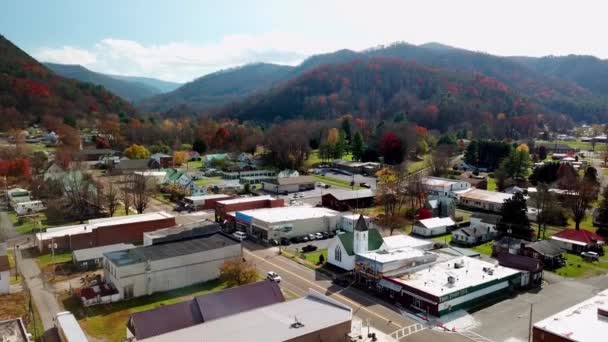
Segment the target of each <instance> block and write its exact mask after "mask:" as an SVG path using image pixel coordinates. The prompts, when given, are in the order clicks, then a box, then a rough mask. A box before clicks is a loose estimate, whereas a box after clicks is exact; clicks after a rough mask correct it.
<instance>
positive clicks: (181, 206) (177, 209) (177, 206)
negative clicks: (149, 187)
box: [173, 204, 188, 213]
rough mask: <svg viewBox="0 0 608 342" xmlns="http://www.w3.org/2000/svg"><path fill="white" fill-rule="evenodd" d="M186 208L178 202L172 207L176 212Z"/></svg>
mask: <svg viewBox="0 0 608 342" xmlns="http://www.w3.org/2000/svg"><path fill="white" fill-rule="evenodd" d="M187 209H188V208H186V207H185V206H183V205H181V204H179V205H176V206H175V207H173V211H177V212H178V213H180V212H182V211H185V210H187Z"/></svg>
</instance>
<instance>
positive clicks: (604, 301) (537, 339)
mask: <svg viewBox="0 0 608 342" xmlns="http://www.w3.org/2000/svg"><path fill="white" fill-rule="evenodd" d="M602 336H604V337H602ZM606 336H608V290H604V291H602V292H600V293H598V294H597V295H595V296H594V297H591V298H589V299H587V300H585V301H583V302H581V303H578V304H576V305H574V306H572V307H570V308H568V309H566V310H564V311H562V312H559V313H557V314H555V315H553V316H549V317H547V318H545V319H543V320H542V321H540V322H537V323H535V324H534V326H533V327H532V341H533V342H571V341H577V342H596V341H603V340H605V338H606Z"/></svg>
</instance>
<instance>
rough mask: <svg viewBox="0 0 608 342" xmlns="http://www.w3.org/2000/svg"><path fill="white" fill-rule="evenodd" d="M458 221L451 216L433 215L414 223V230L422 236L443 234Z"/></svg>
mask: <svg viewBox="0 0 608 342" xmlns="http://www.w3.org/2000/svg"><path fill="white" fill-rule="evenodd" d="M455 224H456V223H455V222H454V220H452V218H450V217H433V218H429V219H424V220H418V221H417V222H416V223H414V226H413V230H412V232H413V233H414V234H418V235H422V236H437V235H443V234H445V233H447V232H448V231H449V229H450V228H451V227H453V226H454V225H455Z"/></svg>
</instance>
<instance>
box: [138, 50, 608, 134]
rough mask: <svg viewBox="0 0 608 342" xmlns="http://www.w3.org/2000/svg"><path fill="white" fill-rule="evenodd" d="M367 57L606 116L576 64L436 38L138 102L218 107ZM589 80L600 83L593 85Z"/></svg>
mask: <svg viewBox="0 0 608 342" xmlns="http://www.w3.org/2000/svg"><path fill="white" fill-rule="evenodd" d="M371 58H396V59H401V60H405V61H415V62H416V63H420V64H424V65H429V66H432V67H436V68H439V69H442V70H445V71H447V72H460V73H469V74H472V75H474V74H478V73H479V74H483V75H485V76H487V77H490V78H493V79H495V80H497V81H499V82H501V83H503V84H504V85H506V86H508V87H509V88H510V89H511V90H512V91H514V92H518V93H520V94H521V95H523V96H526V97H528V98H533V99H534V100H535V101H536V102H538V103H539V104H541V105H542V106H541V107H540V108H539V110H541V112H545V113H554V112H558V113H565V114H568V115H569V116H571V117H572V118H573V119H575V120H579V121H588V122H597V121H599V120H603V119H607V118H608V100H607V99H606V96H605V94H606V93H602V92H601V91H596V89H602V85H603V83H604V82H608V78H604V79H603V80H593V79H592V78H588V77H586V76H585V77H583V76H578V75H579V74H580V72H576V69H569V71H570V72H572V73H573V75H572V76H571V77H564V76H562V75H560V73H561V71H560V72H553V73H549V72H546V71H544V70H542V69H541V68H537V67H535V66H534V65H531V63H525V62H524V61H521V60H517V59H513V58H508V57H500V56H494V55H490V54H487V53H482V52H474V51H469V50H465V49H459V48H456V47H451V46H447V45H443V44H439V43H427V44H423V45H419V46H416V45H412V44H407V43H395V44H391V45H388V46H380V47H375V48H371V49H368V50H364V51H361V52H356V51H352V50H339V51H336V52H333V53H327V54H321V55H315V56H311V57H310V58H308V59H306V60H305V61H303V62H302V63H301V64H300V65H298V66H296V67H293V68H290V67H285V66H279V65H269V64H263V65H264V66H265V68H271V69H273V70H275V71H277V70H279V72H273V73H272V76H271V77H270V79H269V80H265V79H257V78H253V77H244V76H245V75H246V74H248V73H249V68H253V67H254V66H246V67H243V68H235V69H231V70H228V71H225V72H220V73H219V75H221V77H218V75H215V74H212V75H208V76H205V77H202V78H200V79H198V80H196V81H194V82H192V83H190V84H188V96H182V95H181V88H178V89H177V90H176V91H174V92H172V93H169V94H165V95H162V96H157V97H155V98H154V99H153V101H152V105H148V104H147V103H146V102H148V100H147V99H146V100H143V101H141V102H140V104H141V105H142V107H143V108H144V109H147V110H153V111H166V110H168V109H169V108H171V107H175V106H181V107H180V110H181V111H184V110H185V109H186V108H190V109H191V110H193V111H197V110H199V111H200V110H203V109H209V108H214V107H215V108H217V107H219V106H222V105H226V104H228V103H231V102H234V101H239V100H242V99H244V98H245V97H246V96H249V95H251V94H252V93H253V92H257V93H259V92H261V91H264V90H269V89H270V88H272V87H276V86H278V85H281V84H285V83H286V82H288V81H289V80H290V79H294V78H297V77H298V76H300V75H302V74H304V73H306V72H308V71H310V70H312V69H314V68H316V67H319V66H322V65H330V64H341V63H350V62H352V61H354V60H359V59H371ZM600 64H601V63H600ZM565 68H570V66H565ZM258 75H261V74H258ZM564 75H568V73H564ZM229 78H232V80H233V81H237V80H238V86H237V87H236V88H235V89H236V90H238V91H234V92H231V93H230V94H229V95H230V96H225V95H224V94H222V91H219V92H216V93H219V94H212V93H214V91H213V90H216V89H219V90H225V87H224V84H230V81H229V80H228V79H229ZM578 78H585V79H586V80H587V82H582V81H581V80H578V81H577V79H578ZM592 80H593V81H592ZM249 82H251V84H249ZM594 82H595V83H597V84H599V85H595V84H594ZM184 87H185V86H184Z"/></svg>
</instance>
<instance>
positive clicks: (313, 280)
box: [244, 242, 470, 342]
mask: <svg viewBox="0 0 608 342" xmlns="http://www.w3.org/2000/svg"><path fill="white" fill-rule="evenodd" d="M277 252H278V249H277V248H268V249H264V248H261V247H259V246H257V245H255V244H253V243H251V242H245V250H244V253H245V258H247V259H249V260H251V261H252V262H253V263H255V265H256V266H257V267H258V269H259V270H260V272H262V273H266V272H268V271H271V270H272V271H275V272H277V273H279V274H280V275H281V278H282V281H281V286H282V287H283V289H285V290H287V291H289V292H291V293H293V294H294V295H297V296H303V295H305V294H306V293H308V291H309V289H313V290H316V291H319V292H321V293H324V294H327V295H329V296H330V297H332V298H334V299H336V300H338V301H340V302H341V303H343V304H346V305H348V306H350V307H351V308H352V309H353V313H354V315H355V316H357V317H359V318H361V319H362V321H363V322H368V320H369V322H370V324H371V325H372V326H373V327H375V328H376V329H378V330H380V331H382V332H384V333H386V334H391V333H394V332H396V331H398V330H402V329H403V328H406V327H409V326H415V325H416V324H418V323H419V322H418V321H416V320H414V319H413V318H409V317H407V316H405V315H403V314H402V313H401V311H400V310H399V309H398V308H397V307H395V306H394V305H391V304H389V303H385V302H381V301H380V300H379V299H377V298H375V297H372V296H369V295H367V294H365V293H362V292H361V291H360V290H358V289H354V288H342V287H340V286H337V285H334V284H332V282H331V279H330V278H329V277H327V276H326V275H324V274H322V273H320V272H316V271H314V270H311V269H309V268H307V267H305V266H302V265H300V264H297V263H295V262H293V261H291V260H289V259H286V258H284V257H282V256H279V255H277ZM413 330H414V329H413ZM402 340H404V341H425V342H428V341H454V342H456V341H469V340H470V339H468V338H466V337H463V336H461V335H458V334H454V333H446V332H439V331H435V330H429V329H426V330H419V331H417V332H415V333H414V334H413V335H410V336H407V337H406V338H404V339H402Z"/></svg>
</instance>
